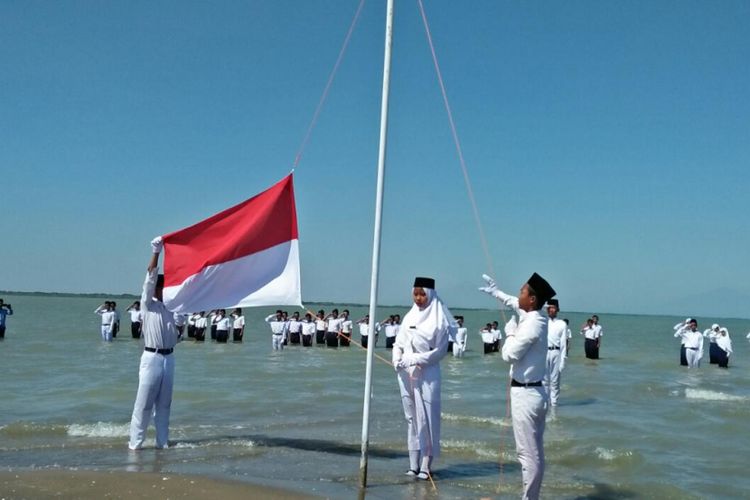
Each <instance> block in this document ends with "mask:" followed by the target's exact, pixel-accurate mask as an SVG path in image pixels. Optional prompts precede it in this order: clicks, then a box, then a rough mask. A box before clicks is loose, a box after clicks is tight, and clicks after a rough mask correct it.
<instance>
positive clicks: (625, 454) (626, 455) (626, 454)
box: [594, 446, 633, 462]
mask: <svg viewBox="0 0 750 500" xmlns="http://www.w3.org/2000/svg"><path fill="white" fill-rule="evenodd" d="M594 453H596V456H597V457H599V458H600V459H601V460H606V461H607V462H612V461H614V460H620V459H630V458H631V457H632V456H633V452H632V451H627V450H625V451H618V450H612V449H607V448H602V447H601V446H598V447H597V448H596V449H595V450H594Z"/></svg>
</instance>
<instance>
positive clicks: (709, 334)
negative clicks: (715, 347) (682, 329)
mask: <svg viewBox="0 0 750 500" xmlns="http://www.w3.org/2000/svg"><path fill="white" fill-rule="evenodd" d="M703 336H704V337H706V338H707V339H708V341H709V342H711V343H712V344H714V343H715V342H716V338H717V337H718V336H719V332H717V331H716V330H712V329H710V328H708V329H706V330H704V331H703Z"/></svg>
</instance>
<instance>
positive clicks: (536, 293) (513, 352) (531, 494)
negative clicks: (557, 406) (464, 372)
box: [480, 273, 556, 500]
mask: <svg viewBox="0 0 750 500" xmlns="http://www.w3.org/2000/svg"><path fill="white" fill-rule="evenodd" d="M483 278H484V279H485V281H487V286H485V287H482V288H480V290H481V291H483V292H485V293H488V294H490V295H492V296H493V297H495V298H497V299H499V300H500V301H501V302H502V303H503V304H504V305H505V306H506V307H509V308H510V309H512V310H513V311H514V315H513V316H512V317H511V319H510V321H508V323H507V324H506V325H505V343H504V344H503V348H502V356H503V360H505V361H507V362H509V363H510V377H511V381H510V385H511V389H510V413H511V419H512V421H513V436H514V437H515V440H516V453H517V454H518V461H519V462H521V475H522V477H523V498H524V499H531V500H536V499H538V498H539V494H540V492H541V489H542V478H543V477H544V425H545V418H546V416H547V392H546V391H545V390H544V387H542V379H543V378H544V374H545V372H546V369H547V352H548V349H547V317H545V316H544V315H542V314H541V312H540V311H541V309H542V307H544V304H545V302H547V301H548V300H549V299H551V298H552V297H554V296H555V294H556V292H555V290H554V289H553V288H552V287H551V286H550V284H549V283H548V282H547V280H545V279H544V278H542V277H541V276H539V275H538V274H537V273H534V274H532V275H531V277H530V278H529V280H528V281H527V282H526V283H525V284H524V285H523V286H522V287H521V291H520V293H519V295H518V297H513V296H511V295H508V294H506V293H504V292H502V291H500V290H498V289H497V286H495V281H494V280H493V279H492V278H490V277H489V276H487V275H485V276H483ZM516 315H517V316H518V319H516Z"/></svg>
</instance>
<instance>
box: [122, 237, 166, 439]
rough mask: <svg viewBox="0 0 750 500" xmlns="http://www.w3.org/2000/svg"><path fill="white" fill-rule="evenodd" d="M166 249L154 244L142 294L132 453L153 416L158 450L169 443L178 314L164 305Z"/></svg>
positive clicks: (160, 244) (156, 243)
mask: <svg viewBox="0 0 750 500" xmlns="http://www.w3.org/2000/svg"><path fill="white" fill-rule="evenodd" d="M163 247H164V242H163V241H162V239H161V236H159V237H156V238H154V239H153V241H151V250H152V255H151V261H150V262H149V264H148V272H147V273H146V280H145V281H144V283H143V293H142V294H141V310H142V311H143V325H142V332H143V344H144V345H145V347H144V350H143V354H142V355H141V365H140V370H139V371H138V393H137V394H136V397H135V405H134V406H133V417H132V419H131V421H130V442H129V443H128V447H129V448H130V449H131V450H139V449H141V447H142V446H143V441H144V440H145V436H146V429H147V428H148V422H149V419H150V418H151V414H152V413H153V415H154V425H155V426H156V447H157V448H166V447H167V446H168V444H169V413H170V410H171V407H172V386H173V383H174V355H173V354H172V352H173V351H174V346H175V345H176V344H177V329H176V328H175V324H174V314H173V313H172V312H171V311H169V310H167V308H166V307H165V306H164V303H163V302H162V291H163V289H164V275H163V274H158V275H157V273H158V270H159V254H160V253H161V250H162V248H163Z"/></svg>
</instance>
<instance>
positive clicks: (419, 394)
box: [392, 277, 457, 479]
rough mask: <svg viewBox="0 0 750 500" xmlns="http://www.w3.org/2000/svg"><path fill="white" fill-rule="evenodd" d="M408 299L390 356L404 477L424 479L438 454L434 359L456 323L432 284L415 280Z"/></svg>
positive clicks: (440, 355)
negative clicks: (405, 452)
mask: <svg viewBox="0 0 750 500" xmlns="http://www.w3.org/2000/svg"><path fill="white" fill-rule="evenodd" d="M412 298H413V300H414V305H412V307H411V309H410V310H409V312H408V313H407V314H406V316H404V321H403V322H402V327H401V329H400V330H399V333H398V334H397V335H396V340H395V341H394V343H393V352H392V356H393V366H394V367H395V368H396V373H397V378H398V386H399V391H400V392H401V402H402V404H403V408H404V417H405V418H406V424H407V431H406V442H407V447H408V449H409V469H408V470H407V471H406V474H407V475H409V476H414V477H417V478H418V479H429V478H430V471H431V467H432V461H433V460H434V459H435V458H437V457H438V455H439V454H440V381H441V376H440V360H441V359H443V357H444V356H445V355H446V354H447V348H448V335H449V333H450V331H451V330H455V329H456V328H457V324H456V321H455V320H454V319H453V316H452V315H451V313H450V311H449V310H448V308H447V307H446V306H445V305H444V304H443V302H442V301H441V300H440V298H439V297H438V295H437V293H436V292H435V280H434V279H432V278H421V277H418V278H416V279H415V280H414V287H413V289H412Z"/></svg>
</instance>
